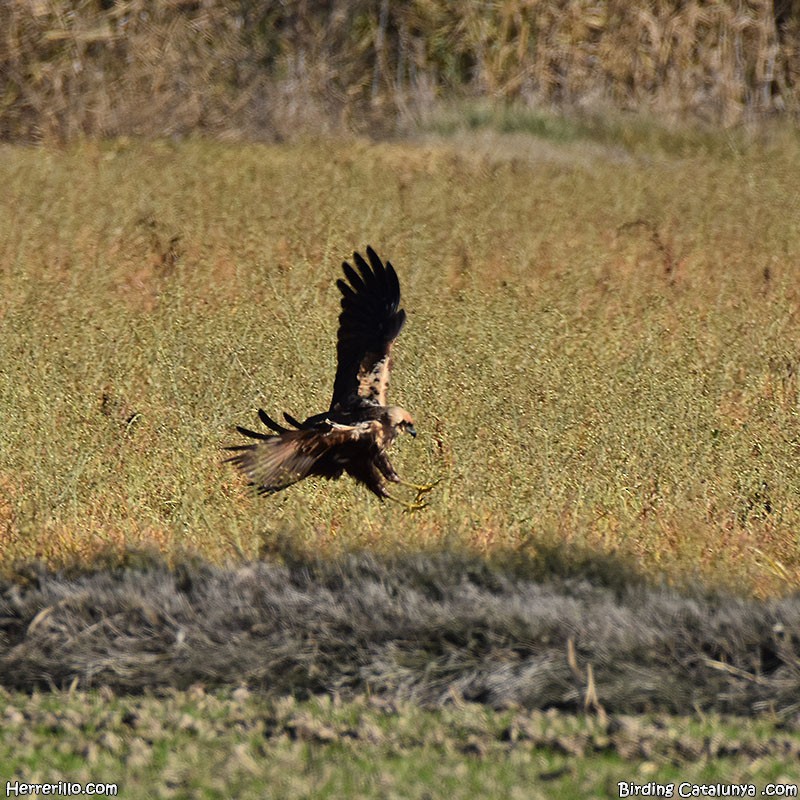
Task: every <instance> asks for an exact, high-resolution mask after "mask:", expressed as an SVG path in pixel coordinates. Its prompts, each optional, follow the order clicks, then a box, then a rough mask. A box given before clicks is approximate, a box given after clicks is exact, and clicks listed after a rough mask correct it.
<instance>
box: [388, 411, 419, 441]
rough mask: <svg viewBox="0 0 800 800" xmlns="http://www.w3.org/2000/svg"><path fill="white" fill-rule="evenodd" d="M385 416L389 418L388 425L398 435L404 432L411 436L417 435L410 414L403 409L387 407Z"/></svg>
mask: <svg viewBox="0 0 800 800" xmlns="http://www.w3.org/2000/svg"><path fill="white" fill-rule="evenodd" d="M387 415H388V417H389V424H390V425H391V426H392V427H393V428H394V429H395V430H396V431H397V432H398V433H402V432H403V431H405V432H406V433H410V434H411V435H412V436H416V435H417V432H416V430H414V420H413V418H412V417H411V414H409V413H408V411H406V410H405V409H404V408H400V406H389V408H388V409H387Z"/></svg>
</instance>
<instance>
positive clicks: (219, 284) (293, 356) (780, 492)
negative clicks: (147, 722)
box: [0, 124, 800, 596]
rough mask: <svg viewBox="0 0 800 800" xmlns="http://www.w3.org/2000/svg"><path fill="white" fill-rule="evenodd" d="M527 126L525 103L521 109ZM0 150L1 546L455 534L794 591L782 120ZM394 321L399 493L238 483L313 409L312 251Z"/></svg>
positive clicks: (316, 269)
mask: <svg viewBox="0 0 800 800" xmlns="http://www.w3.org/2000/svg"><path fill="white" fill-rule="evenodd" d="M521 127H523V128H524V125H522V126H521ZM519 129H520V126H517V128H515V132H512V133H509V134H497V133H491V132H488V131H487V130H476V131H472V132H464V133H461V134H458V135H454V136H450V137H444V138H439V137H437V136H436V135H433V134H432V135H429V136H426V137H424V138H423V139H422V140H420V141H417V142H414V141H410V142H409V141H407V142H398V143H384V144H371V143H367V142H364V141H360V140H354V141H349V142H341V141H337V142H332V141H309V142H305V143H297V144H293V145H284V146H257V145H224V144H213V143H207V142H201V141H185V142H180V143H179V142H153V143H135V142H132V141H127V140H121V141H117V142H115V143H110V144H93V143H86V144H82V145H76V146H74V147H71V148H69V149H66V150H57V149H23V148H14V147H9V146H6V147H3V148H2V151H0V153H1V156H2V157H0V180H2V185H3V187H4V191H3V196H2V200H0V205H1V206H2V213H0V289H1V294H0V320H1V321H2V322H1V326H0V352H2V354H3V356H2V364H1V365H0V407H2V409H3V416H4V424H3V426H2V430H0V551H1V552H2V556H1V558H2V564H3V566H4V567H6V568H11V567H12V566H13V564H15V563H17V562H19V561H21V560H22V561H24V560H29V559H41V560H44V561H45V562H47V563H49V564H52V565H56V566H57V565H63V564H69V563H73V562H75V561H76V560H77V561H78V562H81V561H86V560H89V559H92V558H93V557H94V556H96V555H97V554H100V553H103V554H106V555H108V554H111V555H112V558H113V557H114V554H121V553H124V552H125V551H126V550H127V549H130V548H138V547H145V548H155V549H157V550H160V551H162V552H164V553H166V554H167V555H168V556H171V555H175V554H177V553H181V554H183V553H186V552H187V551H188V552H197V553H200V554H201V555H202V556H204V557H207V558H210V559H211V560H214V561H223V560H226V559H231V558H238V557H247V558H250V557H255V556H258V555H259V554H261V553H264V552H269V551H270V550H271V549H273V548H274V547H275V546H276V543H277V542H279V541H280V540H281V539H283V538H286V537H291V539H292V540H293V542H294V547H296V548H297V549H299V550H300V551H303V550H305V551H308V552H314V553H323V554H326V553H330V554H333V553H337V552H340V551H342V550H347V549H351V548H356V549H358V548H370V549H378V550H396V549H400V548H402V549H426V548H434V549H436V548H440V547H443V546H444V547H457V548H461V547H466V548H467V549H469V550H472V551H476V552H479V553H486V554H493V553H504V554H507V553H509V552H511V553H514V552H524V553H526V554H531V553H533V554H535V553H536V551H537V547H541V546H542V544H548V545H552V543H554V542H559V543H563V545H564V546H565V549H566V551H567V552H569V553H574V554H576V556H575V557H576V558H580V557H582V554H586V553H597V554H613V555H615V556H617V557H619V558H622V559H624V560H625V561H626V562H627V563H629V564H630V569H631V570H633V571H637V572H641V573H644V574H646V575H649V576H656V577H661V576H666V577H667V579H669V580H671V581H674V582H678V583H680V582H684V581H687V580H695V579H697V578H702V579H703V580H705V581H708V582H710V583H711V584H714V585H722V586H733V587H736V588H737V590H740V591H744V592H750V593H755V594H757V595H761V596H764V595H770V594H781V593H786V592H789V591H793V590H796V589H797V588H798V586H800V547H798V530H800V470H798V465H799V464H800V429H799V428H798V408H799V405H798V403H799V402H800V395H799V394H798V368H799V367H800V353H799V352H798V341H800V319H798V313H797V311H798V300H799V299H800V295H799V292H798V281H797V277H798V275H797V269H798V262H797V259H798V253H799V252H800V227H799V226H798V223H797V219H798V213H797V212H798V206H799V205H800V192H799V191H798V188H797V187H798V186H800V158H799V156H800V140H798V138H797V136H796V135H794V134H791V133H781V132H775V133H773V134H772V135H771V136H770V137H768V138H766V139H765V140H763V141H760V142H758V143H756V142H752V141H751V142H746V141H745V140H744V139H743V138H742V137H741V136H736V137H734V136H722V135H720V136H719V137H709V136H705V137H696V138H693V137H691V136H688V135H687V136H685V137H683V138H681V137H671V138H670V137H666V138H665V137H661V138H659V137H653V136H649V135H647V134H636V133H635V131H634V135H629V136H628V137H627V138H626V137H621V139H620V141H621V142H622V144H617V145H614V144H612V143H609V141H608V135H607V132H606V133H604V134H603V136H598V137H597V138H592V131H591V130H587V129H585V128H576V129H574V130H572V129H569V127H566V128H565V127H564V125H561V124H559V125H556V126H554V127H553V128H552V129H549V130H548V129H545V130H544V131H541V130H540V133H544V135H545V136H548V135H549V137H550V138H543V139H542V138H540V139H533V138H530V137H528V136H525V135H524V132H522V133H521V132H520V130H519ZM367 244H372V245H373V246H374V247H375V248H376V249H377V250H378V252H379V253H381V254H382V255H384V257H387V258H389V259H391V260H392V262H393V263H394V265H395V266H396V268H397V271H398V273H399V275H400V279H401V283H402V288H403V295H404V305H405V308H406V310H407V311H408V314H409V323H408V325H407V327H406V329H405V330H404V332H403V334H402V337H401V338H400V340H399V342H398V345H397V347H396V359H395V372H394V377H393V384H392V389H391V398H392V399H393V400H394V401H395V402H399V403H401V404H403V405H404V406H405V407H407V408H408V409H410V410H411V412H412V414H414V415H415V417H416V419H417V428H418V430H419V431H420V433H421V436H419V437H418V439H417V440H416V441H411V440H410V439H409V440H408V441H402V442H399V443H398V444H397V445H396V448H395V451H394V452H395V456H394V459H395V461H396V464H397V466H398V467H399V469H400V471H401V473H402V474H403V475H405V476H406V477H407V478H412V479H428V478H439V477H440V478H442V479H443V482H442V484H441V485H440V486H439V487H437V489H436V490H435V491H434V493H433V494H432V495H431V505H430V507H429V508H428V509H426V510H425V511H423V512H420V513H417V514H414V515H409V514H406V513H403V511H402V510H401V509H399V508H396V507H393V506H392V505H391V504H386V505H382V504H380V503H379V502H377V501H376V500H375V499H374V498H373V497H371V496H368V494H367V493H366V492H365V491H363V490H362V489H360V488H357V487H355V486H354V485H353V484H352V482H348V481H347V480H342V481H339V482H338V483H335V484H329V483H325V482H314V481H306V482H305V483H303V484H302V485H298V486H295V487H292V488H290V489H289V490H287V491H286V492H284V493H282V494H280V495H277V496H274V497H269V498H258V497H255V496H253V495H252V494H251V493H250V492H249V491H248V490H247V489H246V488H245V487H243V485H242V483H241V482H240V480H239V479H238V477H237V476H236V475H235V474H234V472H233V471H232V470H231V469H230V468H229V467H228V466H227V465H223V464H222V463H221V462H222V458H223V456H224V453H223V451H222V449H221V448H222V447H223V446H224V445H227V444H232V443H236V442H237V441H238V440H239V437H238V435H237V434H236V433H235V431H234V426H235V425H236V424H244V425H253V424H254V423H255V421H256V419H255V412H256V409H257V408H258V407H263V408H265V409H266V410H267V412H268V413H270V414H272V415H273V416H274V415H276V414H278V413H279V412H281V411H283V410H284V409H285V410H287V411H289V412H290V413H292V414H294V415H296V416H299V417H302V416H303V415H307V414H310V413H313V412H317V411H320V410H323V409H324V408H326V407H327V403H328V401H329V394H330V391H331V385H332V376H333V370H334V337H335V330H336V319H337V313H338V297H337V295H338V293H337V291H336V289H335V286H334V281H335V279H336V277H337V276H338V274H339V272H340V267H339V264H340V262H341V261H342V259H343V258H346V257H349V255H350V254H351V253H352V250H353V249H356V248H357V249H363V248H364V247H365V246H366V245H367Z"/></svg>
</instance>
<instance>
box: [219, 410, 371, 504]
mask: <svg viewBox="0 0 800 800" xmlns="http://www.w3.org/2000/svg"><path fill="white" fill-rule="evenodd" d="M264 416H266V414H265V415H264ZM267 419H269V417H267ZM270 421H271V420H270ZM237 430H239V432H240V433H242V434H244V435H245V436H249V437H250V438H252V439H256V440H257V441H256V443H255V444H244V445H233V446H231V447H227V448H226V449H227V450H229V451H231V452H233V453H234V455H232V456H231V457H230V458H228V459H226V461H227V462H231V463H233V464H234V465H235V466H236V467H238V468H239V469H240V470H241V471H242V472H243V473H244V474H245V475H246V476H247V479H248V480H249V482H250V483H251V484H252V485H254V486H256V487H257V489H258V491H259V492H260V493H262V494H272V493H274V492H278V491H280V490H281V489H285V488H286V487H287V486H291V485H292V484H293V483H297V481H300V480H302V479H303V478H305V477H307V476H309V475H315V474H318V475H322V476H323V477H336V476H337V475H338V474H341V469H342V467H341V466H339V465H337V466H336V467H335V468H334V470H333V471H331V469H330V467H328V469H327V470H326V469H324V468H318V469H315V468H316V467H317V465H318V463H319V462H320V460H321V459H323V457H324V456H326V455H327V454H329V453H331V452H332V451H335V450H336V449H337V448H341V447H343V446H344V447H346V446H347V445H350V444H353V443H355V442H357V441H358V440H359V439H362V438H363V437H365V436H367V437H371V438H375V437H376V436H377V435H378V433H379V431H380V424H379V423H378V422H377V421H375V420H368V421H365V422H361V423H358V424H356V425H337V424H334V425H330V424H328V425H326V426H325V427H314V428H304V429H300V430H288V429H286V428H284V429H283V433H280V434H278V435H268V434H263V433H256V432H255V431H251V430H248V429H247V428H241V427H240V428H237Z"/></svg>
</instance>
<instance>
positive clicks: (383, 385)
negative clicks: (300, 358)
mask: <svg viewBox="0 0 800 800" xmlns="http://www.w3.org/2000/svg"><path fill="white" fill-rule="evenodd" d="M367 259H369V262H367V260H365V259H364V258H363V257H362V256H360V255H359V254H358V253H353V260H354V261H355V266H356V268H357V270H358V271H356V269H354V268H353V267H352V266H351V265H350V264H348V263H347V262H346V261H345V262H344V263H343V264H342V268H343V269H344V275H345V278H346V279H347V280H346V281H345V280H342V279H341V278H340V279H339V280H338V281H337V282H336V285H337V286H338V287H339V291H340V292H341V293H342V312H341V314H340V315H339V333H338V337H337V345H336V355H337V362H338V363H337V367H336V377H335V378H334V381H333V397H332V398H331V405H330V408H329V409H328V411H326V412H324V413H322V414H315V415H314V416H312V417H309V418H308V419H307V420H305V422H298V421H297V420H296V419H295V418H294V417H292V416H291V415H289V414H287V413H284V415H283V417H284V419H285V420H286V423H287V425H289V426H290V427H288V428H287V427H285V426H283V425H281V424H279V423H277V422H275V420H273V419H271V418H270V417H269V416H268V415H267V414H266V412H265V411H263V410H260V411H259V412H258V416H259V418H260V419H261V422H262V423H263V424H264V425H265V426H266V427H267V428H269V429H270V430H271V431H272V434H267V433H257V432H255V431H251V430H248V429H247V428H242V427H238V426H237V430H238V431H239V433H241V434H243V435H244V436H248V437H249V438H251V439H255V440H256V442H255V444H244V445H237V446H234V447H229V448H227V449H228V450H234V451H236V455H234V456H232V457H231V458H229V459H228V461H231V462H233V463H234V464H235V465H236V466H237V467H238V468H239V469H240V470H241V471H242V472H243V473H244V474H245V475H246V476H247V478H248V479H249V480H250V483H251V484H252V485H254V486H256V487H257V489H258V491H259V492H261V493H264V494H269V493H273V492H278V491H280V490H281V489H285V488H286V487H287V486H291V485H292V484H293V483H297V481H300V480H302V479H303V478H306V477H308V476H310V475H318V476H321V477H323V478H331V479H333V478H339V477H341V475H342V473H344V472H346V473H347V474H348V475H350V476H351V477H353V478H355V479H356V481H358V482H359V483H363V484H364V485H365V486H366V487H367V488H368V489H369V490H370V491H372V492H373V493H374V494H376V495H377V496H378V497H379V498H381V500H383V499H385V498H388V499H390V500H395V501H396V502H398V503H401V504H402V505H404V506H405V507H406V508H409V509H416V508H422V507H423V506H424V503H423V502H422V499H421V498H422V495H423V494H424V493H425V492H427V491H429V490H430V489H431V488H433V485H434V484H427V485H423V486H420V485H418V484H414V483H407V482H406V481H402V480H400V477H399V476H398V474H397V472H395V469H394V467H393V466H392V464H391V462H390V461H389V458H388V456H387V454H386V451H387V450H388V448H389V446H390V445H391V444H392V443H393V442H394V440H395V439H396V438H397V436H398V434H400V433H403V432H405V433H409V434H411V436H416V435H417V432H416V431H415V430H414V420H413V419H412V418H411V415H410V414H409V413H408V411H406V410H405V409H403V408H400V406H390V405H387V404H386V393H387V390H388V388H389V373H390V371H391V368H392V357H391V349H392V344H393V343H394V340H395V339H396V338H397V336H398V334H399V333H400V330H401V329H402V327H403V324H404V323H405V320H406V313H405V311H403V309H402V308H400V283H399V281H398V280H397V273H396V272H395V271H394V267H393V266H392V265H391V263H390V262H389V261H387V262H386V263H385V264H384V263H383V262H382V261H381V259H380V258H378V256H377V254H376V253H375V251H374V250H373V249H372V248H371V247H367ZM384 480H386V481H390V482H392V483H400V484H404V485H406V486H411V487H412V488H414V489H416V490H417V496H416V499H415V501H414V502H413V503H407V502H405V501H403V500H400V499H398V498H395V497H393V496H392V495H390V494H389V492H388V491H387V490H386V484H385V482H384Z"/></svg>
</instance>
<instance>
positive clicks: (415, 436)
mask: <svg viewBox="0 0 800 800" xmlns="http://www.w3.org/2000/svg"><path fill="white" fill-rule="evenodd" d="M406 433H410V434H411V435H412V436H413V437H414V438H415V439H416V438H417V432H416V431H415V430H414V426H413V425H407V426H406Z"/></svg>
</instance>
